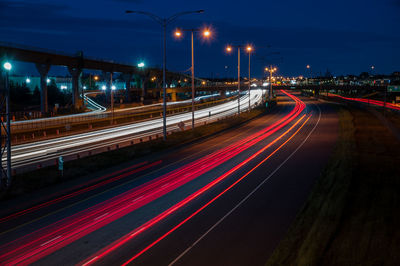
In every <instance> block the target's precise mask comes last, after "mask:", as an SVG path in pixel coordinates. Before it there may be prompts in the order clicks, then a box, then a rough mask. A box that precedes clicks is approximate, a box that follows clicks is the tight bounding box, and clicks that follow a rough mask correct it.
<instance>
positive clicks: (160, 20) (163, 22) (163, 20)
mask: <svg viewBox="0 0 400 266" xmlns="http://www.w3.org/2000/svg"><path fill="white" fill-rule="evenodd" d="M125 13H126V14H141V15H145V16H148V17H150V18H151V19H153V20H154V21H156V22H157V23H158V24H160V25H161V26H162V28H163V137H164V140H166V139H167V83H166V80H165V76H166V75H165V72H166V68H167V56H166V51H167V26H168V25H169V24H171V23H172V22H173V21H175V20H176V19H177V18H178V17H180V16H183V15H189V14H199V13H204V10H196V11H185V12H180V13H176V14H174V15H172V16H170V17H166V18H162V17H159V16H157V15H155V14H152V13H150V12H144V11H136V10H126V11H125Z"/></svg>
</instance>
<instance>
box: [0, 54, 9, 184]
mask: <svg viewBox="0 0 400 266" xmlns="http://www.w3.org/2000/svg"><path fill="white" fill-rule="evenodd" d="M3 68H4V72H5V73H4V74H5V98H6V99H5V102H6V119H7V123H6V127H5V129H6V130H5V135H6V136H5V142H4V146H6V147H1V156H0V157H1V158H3V152H4V150H5V148H7V170H6V171H5V170H4V169H3V162H0V163H1V165H0V168H1V171H0V185H3V184H2V182H3V179H4V177H6V182H5V187H6V188H9V187H10V185H11V120H10V85H9V72H10V71H11V69H12V65H11V63H10V62H5V63H4V64H3ZM1 109H3V106H1ZM1 124H2V126H1V127H4V124H3V122H1ZM1 145H3V143H1ZM4 174H5V175H4Z"/></svg>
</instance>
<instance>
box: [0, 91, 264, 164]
mask: <svg viewBox="0 0 400 266" xmlns="http://www.w3.org/2000/svg"><path fill="white" fill-rule="evenodd" d="M261 99H262V90H261V89H256V90H252V91H251V105H252V106H253V107H254V106H256V105H258V104H260V103H261ZM248 103H249V97H248V95H243V96H242V97H241V101H240V105H241V109H242V110H243V111H244V110H247V109H248V107H249V106H248ZM235 113H237V101H236V100H235V101H229V102H226V103H223V104H219V105H216V106H212V107H208V108H204V109H201V110H197V111H196V112H195V123H196V124H197V125H199V124H204V122H207V123H209V122H212V121H215V120H217V119H221V118H223V117H226V116H230V115H233V114H235ZM191 118H192V114H191V112H186V113H181V114H176V115H171V116H168V117H167V131H173V130H178V129H179V128H178V126H177V124H178V123H179V122H181V121H184V122H186V124H190V122H189V121H191ZM162 126H163V123H162V118H154V119H150V120H146V121H141V122H137V123H132V124H128V125H123V126H116V127H112V128H107V129H101V130H95V131H92V132H86V133H81V134H75V135H71V136H64V137H59V138H55V139H49V140H43V141H37V142H32V143H26V144H20V145H14V146H12V147H11V162H12V167H13V168H17V167H22V166H26V165H30V164H33V163H37V162H43V161H46V160H51V159H55V158H58V157H59V156H67V155H71V154H77V153H79V152H85V151H91V150H94V149H98V148H101V147H107V146H110V145H115V144H120V143H123V142H126V141H130V140H133V139H135V138H136V139H138V138H142V137H148V136H154V135H156V134H160V135H161V134H162ZM4 163H5V162H3V164H4Z"/></svg>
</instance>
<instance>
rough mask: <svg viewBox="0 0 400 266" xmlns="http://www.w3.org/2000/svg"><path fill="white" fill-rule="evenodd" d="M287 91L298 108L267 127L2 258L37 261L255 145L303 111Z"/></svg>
mask: <svg viewBox="0 0 400 266" xmlns="http://www.w3.org/2000/svg"><path fill="white" fill-rule="evenodd" d="M284 93H286V92H284ZM286 94H287V93H286ZM287 95H288V96H289V97H291V98H292V99H293V100H295V102H296V106H295V108H294V109H293V110H292V112H290V113H289V114H288V115H287V116H285V117H284V118H282V119H281V120H279V121H278V122H276V123H274V124H273V125H271V126H270V127H267V128H266V129H265V130H262V131H260V132H258V133H256V134H254V135H252V136H250V137H248V138H246V139H244V140H243V141H239V142H237V143H235V144H233V145H231V146H228V148H226V149H222V150H220V151H219V152H216V153H214V154H212V155H210V156H206V157H203V158H202V159H200V160H197V161H195V162H194V163H191V164H188V165H186V167H183V168H181V169H177V170H176V171H173V172H172V173H170V174H167V175H164V176H161V177H160V178H157V179H155V180H153V181H150V182H148V183H146V184H143V185H142V186H139V187H137V188H135V189H133V190H130V191H127V192H125V193H123V194H121V195H120V196H117V197H115V198H112V199H110V200H107V201H105V202H103V203H101V204H98V205H95V206H93V207H92V208H89V209H88V210H87V211H84V212H80V213H78V214H76V215H73V216H71V217H68V218H66V219H63V220H60V221H59V222H56V223H55V224H53V225H50V226H47V227H45V228H43V229H40V230H38V231H35V232H33V233H31V234H29V235H27V236H25V237H23V238H22V239H18V240H16V241H13V242H14V243H13V244H14V245H7V247H2V248H1V249H0V250H2V251H5V253H3V255H0V259H2V260H7V261H8V262H9V263H13V264H14V263H22V264H25V263H31V262H34V261H36V260H38V259H40V258H42V257H43V256H46V255H48V254H50V253H52V252H54V251H55V250H58V249H59V248H61V247H64V246H66V245H67V244H69V243H71V242H73V241H75V240H77V239H79V238H81V237H82V236H84V235H87V234H88V233H91V232H93V231H95V230H97V229H98V228H101V227H103V226H104V225H106V224H109V223H110V222H112V221H115V220H116V219H118V218H120V217H122V216H124V215H126V214H128V213H130V212H132V211H133V210H135V209H137V208H140V207H142V206H144V205H145V204H147V203H149V202H151V201H153V200H155V199H157V198H159V197H160V196H162V195H165V194H166V193H168V192H170V191H172V190H174V189H176V188H177V187H179V186H181V185H183V184H185V183H187V182H189V181H190V180H192V179H194V178H196V177H198V176H200V175H201V174H203V173H205V172H207V171H209V170H211V169H213V168H214V167H216V166H218V165H220V164H221V163H223V162H225V161H227V160H228V159H230V158H232V157H234V156H236V155H237V154H239V153H240V152H242V151H244V150H245V149H247V148H249V147H251V146H253V145H254V144H256V143H258V142H259V141H261V140H263V139H265V138H266V137H268V136H270V135H271V134H272V133H274V132H276V131H277V130H279V129H280V128H282V127H283V126H285V125H287V124H288V123H289V122H291V121H292V120H293V119H294V118H295V117H297V116H298V115H299V114H300V113H301V112H302V110H303V109H304V107H305V105H304V103H302V102H301V101H299V100H298V99H297V98H296V97H294V96H291V95H289V94H287ZM215 158H218V159H219V160H215ZM210 160H212V163H210V165H209V167H207V168H205V169H204V168H203V169H201V168H200V169H198V168H197V165H203V164H205V163H207V162H210ZM236 170H237V169H236ZM187 171H189V172H191V173H192V175H191V176H189V177H186V178H185V177H183V178H182V173H185V172H187ZM171 181H173V182H171ZM168 182H169V183H170V184H169V185H168V186H165V187H161V188H160V186H163V184H165V183H168ZM138 196H143V198H141V199H140V200H136V201H135V202H134V203H133V202H132V201H133V200H134V199H137V198H138ZM107 212H108V214H107V215H104V217H103V218H102V219H101V220H100V219H99V220H95V218H96V217H99V216H100V215H102V214H104V213H107ZM58 235H62V236H63V237H62V238H61V237H60V238H58V239H56V240H55V241H52V242H51V245H46V246H45V247H43V246H40V244H41V243H43V242H45V241H46V240H47V239H52V238H54V237H55V236H58ZM38 245H39V247H38Z"/></svg>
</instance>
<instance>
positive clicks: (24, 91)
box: [10, 81, 72, 112]
mask: <svg viewBox="0 0 400 266" xmlns="http://www.w3.org/2000/svg"><path fill="white" fill-rule="evenodd" d="M47 90H48V94H47V95H48V104H49V110H53V108H54V106H55V104H58V105H59V107H60V108H61V109H62V108H69V107H70V105H71V99H72V98H71V92H68V91H62V90H60V89H59V88H57V86H56V84H55V82H54V81H53V82H51V83H50V84H49V85H48V86H47ZM10 102H11V106H12V111H13V112H18V111H39V110H40V90H39V88H38V87H36V88H35V89H34V90H33V91H31V90H30V89H29V88H28V87H27V86H26V84H22V85H19V84H15V83H13V82H10Z"/></svg>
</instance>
